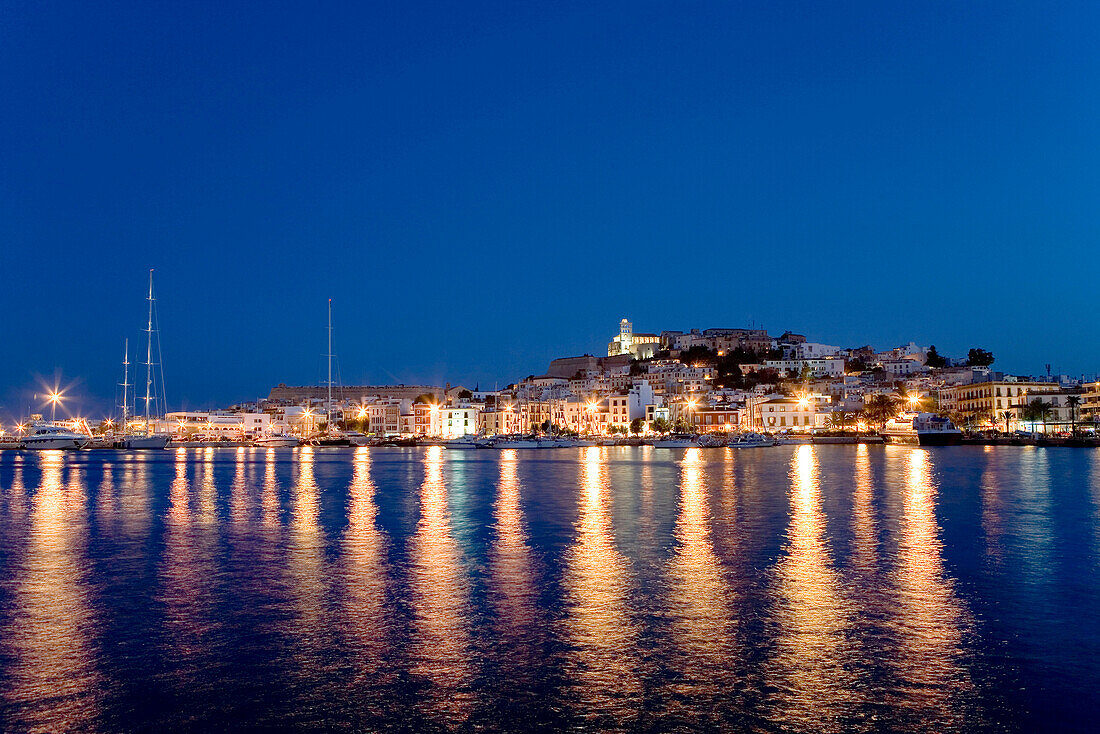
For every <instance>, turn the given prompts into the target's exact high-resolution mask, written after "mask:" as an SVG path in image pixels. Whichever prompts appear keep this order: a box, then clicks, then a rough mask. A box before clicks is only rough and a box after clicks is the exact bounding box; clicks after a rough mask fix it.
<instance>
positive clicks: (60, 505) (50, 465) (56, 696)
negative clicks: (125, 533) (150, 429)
mask: <svg viewBox="0 0 1100 734" xmlns="http://www.w3.org/2000/svg"><path fill="white" fill-rule="evenodd" d="M65 468H66V467H65V459H64V455H63V454H62V452H60V451H44V452H42V455H41V458H40V470H41V479H40V481H39V484H38V487H37V488H36V490H35V492H34V496H33V498H32V499H31V508H30V513H31V516H30V524H29V526H28V527H27V543H26V551H25V555H24V557H23V559H22V563H21V564H20V565H19V568H17V569H14V568H13V569H10V570H11V571H12V572H14V573H13V577H11V578H9V579H8V580H9V581H10V582H14V583H15V584H16V588H15V594H14V596H15V605H16V615H15V618H14V620H13V624H12V625H11V626H10V627H8V628H6V629H5V632H4V643H5V645H4V646H5V648H7V651H8V653H9V654H10V655H11V656H12V657H13V659H14V665H13V666H12V667H11V669H10V670H8V671H6V672H7V675H6V676H5V679H6V681H7V685H6V686H5V690H6V695H5V699H6V700H7V702H8V703H9V704H11V706H12V708H13V709H14V711H15V712H16V715H15V716H14V717H13V718H14V719H15V721H16V722H18V723H17V725H16V727H14V728H20V729H27V730H39V731H43V730H49V729H52V728H54V726H56V724H57V723H59V722H63V723H64V727H65V728H67V729H71V730H74V731H79V730H86V729H91V728H93V727H94V726H95V725H96V723H97V722H96V714H97V711H98V704H99V698H100V696H101V693H102V691H101V690H100V686H101V677H102V676H101V673H100V670H99V666H98V662H99V660H98V657H99V656H98V651H97V650H96V647H95V643H96V641H95V640H94V639H93V638H92V635H93V634H94V632H95V627H96V624H97V620H96V619H95V617H94V613H93V610H92V608H91V600H90V598H89V597H90V592H89V589H88V585H87V581H86V579H85V574H86V569H85V566H84V563H83V557H84V554H85V552H86V543H87V537H86V535H87V517H86V507H85V502H86V497H85V490H84V485H83V483H82V476H81V472H80V470H79V468H77V469H70V472H69V482H68V484H65V482H64V471H65Z"/></svg>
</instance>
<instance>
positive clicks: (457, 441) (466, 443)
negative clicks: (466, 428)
mask: <svg viewBox="0 0 1100 734" xmlns="http://www.w3.org/2000/svg"><path fill="white" fill-rule="evenodd" d="M488 444H489V439H487V438H485V437H484V436H475V435H473V434H470V435H467V436H459V437H458V438H451V439H447V440H446V441H444V442H443V446H444V447H445V448H448V449H480V448H486V447H487V446H488Z"/></svg>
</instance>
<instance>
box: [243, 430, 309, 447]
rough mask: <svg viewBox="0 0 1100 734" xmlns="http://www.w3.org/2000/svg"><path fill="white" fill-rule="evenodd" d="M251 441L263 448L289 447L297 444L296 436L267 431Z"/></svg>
mask: <svg viewBox="0 0 1100 734" xmlns="http://www.w3.org/2000/svg"><path fill="white" fill-rule="evenodd" d="M253 443H254V444H255V445H256V446H259V447H261V448H265V449H289V448H293V447H294V446H297V445H298V437H297V436H290V435H288V434H286V433H269V434H267V435H266V436H260V437H259V438H257V439H256V440H255V441H253Z"/></svg>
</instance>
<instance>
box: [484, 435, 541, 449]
mask: <svg viewBox="0 0 1100 734" xmlns="http://www.w3.org/2000/svg"><path fill="white" fill-rule="evenodd" d="M493 448H494V449H541V448H543V446H542V443H541V441H540V440H539V438H538V437H537V436H500V437H498V438H495V439H493Z"/></svg>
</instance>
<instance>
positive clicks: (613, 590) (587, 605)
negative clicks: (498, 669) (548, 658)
mask: <svg viewBox="0 0 1100 734" xmlns="http://www.w3.org/2000/svg"><path fill="white" fill-rule="evenodd" d="M602 451H606V450H605V449H600V448H599V447H595V446H593V447H589V448H587V449H585V453H584V466H583V470H582V471H583V477H582V484H581V492H580V517H579V519H578V522H577V539H576V542H575V544H574V546H573V547H572V548H571V549H570V551H569V554H568V565H567V568H566V575H565V579H564V585H565V587H566V589H567V591H568V593H569V602H570V606H569V616H568V618H567V620H566V624H567V627H568V633H569V637H570V639H571V641H572V644H573V647H574V648H575V650H576V653H575V655H576V659H575V661H574V665H573V674H574V676H575V677H576V678H577V679H578V682H579V686H578V688H579V690H578V694H579V695H580V696H581V697H582V698H583V700H584V704H585V706H586V708H587V711H585V712H584V714H583V715H586V716H588V717H593V716H596V715H604V716H612V717H614V718H615V720H616V722H617V724H618V725H619V726H621V727H622V728H630V727H631V726H632V722H635V721H637V719H638V716H639V713H640V701H641V696H642V683H641V680H640V679H639V676H638V671H637V669H636V668H635V663H636V657H637V656H636V645H637V641H638V630H637V627H636V625H635V624H634V622H633V620H632V619H631V618H630V615H629V613H628V609H627V601H628V599H629V596H630V586H631V581H632V578H631V572H630V565H629V562H628V561H627V559H626V558H624V557H623V556H622V555H621V554H620V553H619V551H618V550H617V549H616V548H615V541H614V535H613V527H612V521H611V510H610V498H609V494H610V487H609V480H608V476H607V462H606V461H605V460H604V458H605V457H604V456H603V455H602V454H601V452H602Z"/></svg>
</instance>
